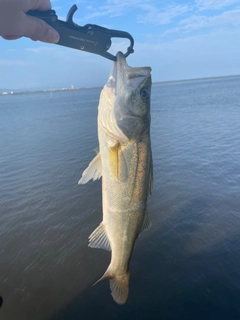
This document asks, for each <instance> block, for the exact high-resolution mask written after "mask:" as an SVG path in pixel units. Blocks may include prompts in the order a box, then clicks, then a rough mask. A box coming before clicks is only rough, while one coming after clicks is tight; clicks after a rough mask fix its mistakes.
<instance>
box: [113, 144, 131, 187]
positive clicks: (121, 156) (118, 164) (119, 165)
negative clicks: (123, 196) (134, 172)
mask: <svg viewBox="0 0 240 320" xmlns="http://www.w3.org/2000/svg"><path fill="white" fill-rule="evenodd" d="M126 148H127V147H125V146H121V144H120V143H119V142H118V143H116V144H115V145H114V146H112V147H110V148H109V168H110V170H111V173H112V175H113V176H114V178H116V179H117V180H121V181H125V180H126V179H127V178H128V162H127V161H126V158H125V153H126V152H125V151H126V150H125V149H126Z"/></svg>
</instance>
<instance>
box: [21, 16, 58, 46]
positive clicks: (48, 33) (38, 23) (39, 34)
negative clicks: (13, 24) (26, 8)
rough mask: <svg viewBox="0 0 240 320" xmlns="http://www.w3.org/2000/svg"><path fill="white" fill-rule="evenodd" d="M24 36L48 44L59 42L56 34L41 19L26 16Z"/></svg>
mask: <svg viewBox="0 0 240 320" xmlns="http://www.w3.org/2000/svg"><path fill="white" fill-rule="evenodd" d="M25 19H26V20H25V32H24V35H25V36H26V37H29V38H31V39H33V40H39V41H43V42H48V43H56V42H58V41H59V38H60V37H59V34H58V32H57V31H56V30H55V29H53V28H52V27H50V26H49V25H48V24H47V23H46V22H44V21H43V20H41V19H38V18H35V17H31V16H28V15H26V17H25Z"/></svg>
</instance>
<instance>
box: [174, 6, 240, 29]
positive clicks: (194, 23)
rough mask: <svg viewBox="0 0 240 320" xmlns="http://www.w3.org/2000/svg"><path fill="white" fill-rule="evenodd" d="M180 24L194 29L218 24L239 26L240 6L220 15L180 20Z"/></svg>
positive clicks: (185, 27) (184, 27)
mask: <svg viewBox="0 0 240 320" xmlns="http://www.w3.org/2000/svg"><path fill="white" fill-rule="evenodd" d="M179 25H180V26H182V29H184V30H189V31H191V30H193V29H195V30H196V29H200V28H206V27H218V26H227V25H228V26H237V25H240V8H236V9H234V10H229V11H225V12H223V13H222V14H220V15H215V16H196V15H195V16H192V17H190V18H187V19H184V20H182V21H180V23H179Z"/></svg>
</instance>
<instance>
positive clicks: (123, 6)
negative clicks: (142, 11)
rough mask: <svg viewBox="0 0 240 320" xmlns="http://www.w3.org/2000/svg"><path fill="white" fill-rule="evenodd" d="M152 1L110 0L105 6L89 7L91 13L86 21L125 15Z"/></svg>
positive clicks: (86, 17)
mask: <svg viewBox="0 0 240 320" xmlns="http://www.w3.org/2000/svg"><path fill="white" fill-rule="evenodd" d="M150 2H151V0H145V1H143V0H132V1H129V0H122V1H119V0H108V1H107V2H106V4H105V5H102V6H99V7H96V6H92V5H89V6H88V7H87V9H88V11H89V13H88V14H87V15H86V16H85V20H88V19H92V18H95V17H103V16H109V17H116V16H121V15H124V14H125V13H126V12H128V11H129V10H130V9H132V8H139V7H140V6H141V5H144V4H146V3H150Z"/></svg>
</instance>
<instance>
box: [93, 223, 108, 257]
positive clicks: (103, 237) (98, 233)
mask: <svg viewBox="0 0 240 320" xmlns="http://www.w3.org/2000/svg"><path fill="white" fill-rule="evenodd" d="M88 239H89V245H88V246H89V247H91V248H99V249H104V250H107V251H111V246H110V242H109V240H108V236H107V234H106V231H105V227H104V225H103V223H100V225H99V226H98V227H97V229H95V230H94V231H93V233H92V234H91V235H90V236H89V238H88Z"/></svg>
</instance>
